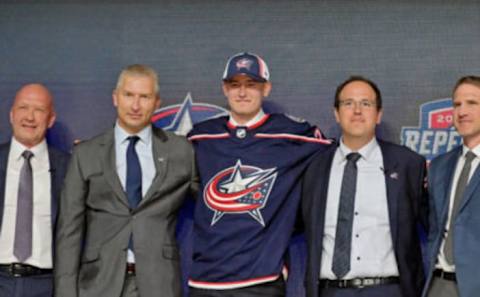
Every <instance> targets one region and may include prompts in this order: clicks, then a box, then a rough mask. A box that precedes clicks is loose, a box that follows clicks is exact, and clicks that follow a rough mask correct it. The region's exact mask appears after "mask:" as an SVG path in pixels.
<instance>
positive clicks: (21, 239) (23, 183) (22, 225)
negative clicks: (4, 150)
mask: <svg viewBox="0 0 480 297" xmlns="http://www.w3.org/2000/svg"><path fill="white" fill-rule="evenodd" d="M22 157H23V158H24V159H25V160H24V163H23V165H22V169H20V178H19V184H18V195H17V217H16V225H15V241H14V244H13V254H14V255H15V257H17V259H18V261H20V262H24V261H25V260H26V259H28V258H29V257H30V256H31V255H32V223H33V175H32V165H31V164H30V159H31V158H32V157H33V153H32V152H31V151H24V152H23V153H22Z"/></svg>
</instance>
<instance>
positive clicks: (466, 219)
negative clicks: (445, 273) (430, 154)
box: [424, 146, 480, 297]
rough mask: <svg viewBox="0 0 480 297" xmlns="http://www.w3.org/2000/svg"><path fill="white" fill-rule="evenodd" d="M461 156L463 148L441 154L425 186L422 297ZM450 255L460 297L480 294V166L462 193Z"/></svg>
mask: <svg viewBox="0 0 480 297" xmlns="http://www.w3.org/2000/svg"><path fill="white" fill-rule="evenodd" d="M461 155H462V146H459V147H457V148H455V149H453V150H452V151H450V152H448V153H446V154H443V155H440V156H438V157H437V158H435V159H434V160H432V162H431V163H430V168H429V177H428V187H429V194H430V199H429V202H430V216H429V221H430V230H429V234H428V253H427V254H428V261H427V264H428V274H427V284H426V286H425V290H424V296H426V294H427V292H428V288H429V286H430V282H431V280H432V274H433V271H434V270H435V263H436V261H437V257H438V253H439V251H440V245H441V243H442V239H443V233H444V232H443V231H444V229H445V226H446V224H447V217H448V208H449V201H450V193H451V191H452V186H453V185H452V180H453V175H454V172H455V167H456V164H457V161H458V158H460V157H461ZM453 228H454V234H455V236H454V242H453V248H454V250H453V256H454V261H455V272H456V276H457V286H458V290H459V292H460V296H461V297H477V296H479V295H480V281H479V276H478V272H479V271H480V167H477V169H476V171H475V172H474V174H473V175H472V177H471V178H470V181H469V183H468V185H467V188H466V189H465V192H464V193H463V200H462V202H461V204H460V208H459V211H458V214H457V216H456V219H455V222H454V224H453Z"/></svg>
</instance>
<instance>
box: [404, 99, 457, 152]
mask: <svg viewBox="0 0 480 297" xmlns="http://www.w3.org/2000/svg"><path fill="white" fill-rule="evenodd" d="M419 118H420V119H419V122H420V124H419V127H402V132H401V143H402V144H403V145H405V146H407V147H409V148H410V149H412V150H414V151H416V152H417V153H419V154H421V155H423V156H424V157H425V158H426V159H427V160H428V161H430V160H432V159H433V158H434V157H435V156H436V155H438V154H442V153H445V152H448V151H449V150H451V149H452V148H454V147H456V146H457V145H459V144H460V143H462V138H461V137H460V135H459V134H458V132H457V131H456V130H455V128H454V127H453V125H452V124H453V107H452V99H451V98H445V99H439V100H434V101H430V102H427V103H424V104H422V105H420V115H419Z"/></svg>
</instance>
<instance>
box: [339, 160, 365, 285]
mask: <svg viewBox="0 0 480 297" xmlns="http://www.w3.org/2000/svg"><path fill="white" fill-rule="evenodd" d="M360 157H361V155H360V154H359V153H350V154H348V155H347V164H346V165H345V168H344V170H343V179H342V188H341V190H340V203H339V206H338V217H337V230H336V233H335V248H334V251H333V261H332V271H333V273H334V274H335V275H336V276H337V278H338V279H341V278H343V277H344V276H345V275H346V274H347V273H348V272H349V271H350V251H351V246H352V226H353V211H354V206H355V191H356V187H357V161H358V160H359V159H360Z"/></svg>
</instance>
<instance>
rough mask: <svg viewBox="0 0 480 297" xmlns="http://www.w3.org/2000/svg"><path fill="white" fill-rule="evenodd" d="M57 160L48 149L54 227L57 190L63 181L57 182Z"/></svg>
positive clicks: (51, 210) (51, 209)
mask: <svg viewBox="0 0 480 297" xmlns="http://www.w3.org/2000/svg"><path fill="white" fill-rule="evenodd" d="M56 161H57V160H56V158H55V155H54V153H53V151H52V150H51V149H50V147H48V162H49V163H50V168H49V172H50V199H51V202H50V213H51V217H52V226H54V222H55V221H56V219H57V209H58V197H57V196H56V193H58V190H57V188H58V187H60V186H61V181H57V166H56Z"/></svg>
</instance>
